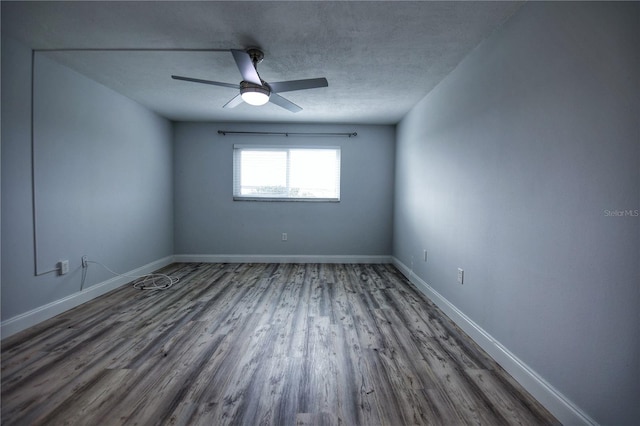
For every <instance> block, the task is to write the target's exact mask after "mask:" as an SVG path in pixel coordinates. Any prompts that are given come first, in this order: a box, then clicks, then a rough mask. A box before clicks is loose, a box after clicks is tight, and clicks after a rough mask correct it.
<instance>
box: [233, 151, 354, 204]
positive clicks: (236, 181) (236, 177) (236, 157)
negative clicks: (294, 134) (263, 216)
mask: <svg viewBox="0 0 640 426" xmlns="http://www.w3.org/2000/svg"><path fill="white" fill-rule="evenodd" d="M242 150H247V151H273V152H282V151H284V152H286V153H287V167H286V170H287V176H286V188H285V191H286V192H288V193H289V192H290V191H291V189H292V188H290V186H289V178H290V174H289V171H290V164H289V161H290V152H291V151H294V150H329V151H334V152H335V153H336V157H337V158H336V163H337V171H336V175H335V178H336V179H337V182H336V194H335V195H336V196H335V197H327V198H320V197H291V196H284V197H282V196H272V195H258V196H256V195H242V194H241V187H242V183H241V182H240V180H241V170H242V164H241V160H240V155H241V152H242ZM341 155H342V152H341V147H340V146H290V145H237V144H236V145H234V146H233V199H234V201H301V202H333V203H337V202H340V185H341V183H340V172H341V170H340V169H341V166H342V164H341Z"/></svg>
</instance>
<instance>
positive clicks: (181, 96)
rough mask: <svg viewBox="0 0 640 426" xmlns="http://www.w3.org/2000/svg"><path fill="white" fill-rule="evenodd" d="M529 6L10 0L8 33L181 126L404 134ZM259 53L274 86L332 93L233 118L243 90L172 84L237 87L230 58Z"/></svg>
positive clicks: (298, 97) (5, 9) (246, 109)
mask: <svg viewBox="0 0 640 426" xmlns="http://www.w3.org/2000/svg"><path fill="white" fill-rule="evenodd" d="M520 5H521V3H514V2H499V1H498V2H482V1H472V2H423V1H418V2H394V1H375V2H355V1H341V2H328V1H300V2H270V1H268V2H190V1H180V2H164V1H163V2H154V1H143V2H101V1H89V2H54V1H47V2H7V1H3V2H2V32H3V34H6V35H9V36H11V37H13V38H15V39H17V40H19V41H21V42H22V43H24V44H26V45H28V46H30V47H31V48H33V49H36V50H52V49H53V50H55V51H49V52H47V53H46V54H47V55H49V56H50V57H52V58H54V59H55V60H57V61H58V62H61V63H63V64H65V65H67V66H69V67H70V68H72V69H74V70H76V71H78V72H80V73H81V74H84V75H86V76H87V77H89V78H91V79H93V80H95V81H98V82H100V83H102V84H104V85H105V86H107V87H110V88H112V89H113V90H115V91H117V92H119V93H122V94H123V95H125V96H128V97H129V98H131V99H134V100H135V101H137V102H139V103H140V104H142V105H145V106H146V107H148V108H149V109H151V110H153V111H156V112H157V113H158V114H160V115H162V116H165V117H167V118H169V119H172V120H186V121H202V120H206V121H254V122H269V121H273V122H307V123H322V122H332V123H375V124H394V123H397V122H398V121H399V120H400V119H401V118H402V117H403V116H404V115H405V114H406V113H407V111H408V110H409V109H410V108H411V107H412V106H413V105H415V104H416V103H417V102H418V101H419V100H420V99H422V98H423V97H424V96H425V95H426V94H427V93H428V92H429V91H430V90H431V89H433V88H434V87H435V86H436V85H437V84H438V83H439V82H440V81H441V80H442V79H443V78H444V77H445V76H446V75H447V74H448V73H449V72H451V71H452V70H453V69H454V68H455V67H456V65H457V64H458V63H460V61H461V60H462V59H463V58H464V57H465V56H466V55H467V54H468V53H469V52H470V51H471V50H473V49H474V48H475V47H476V46H477V45H478V44H480V43H481V42H482V40H483V39H484V38H486V37H487V36H488V35H489V34H490V33H491V32H493V31H494V30H495V29H496V28H497V27H499V26H500V24H502V23H503V22H504V21H505V20H506V19H507V18H508V17H509V16H511V15H512V14H513V13H514V12H515V11H516V10H517V9H518V7H519V6H520ZM252 46H257V47H260V48H261V49H262V50H263V51H264V53H265V59H264V61H263V62H262V63H261V64H260V65H259V67H258V70H259V71H260V75H261V77H262V78H263V79H265V80H266V81H267V82H268V81H282V80H296V79H304V78H315V77H326V78H327V79H328V81H329V87H327V88H320V89H312V90H305V91H296V92H288V93H283V96H285V97H286V98H288V99H290V100H291V101H293V102H295V103H297V104H298V105H300V106H301V107H303V108H304V110H303V111H301V112H299V113H295V114H294V113H291V112H289V111H286V110H284V109H282V108H279V107H277V106H275V105H273V104H267V105H265V106H263V107H252V106H249V105H246V104H242V105H240V106H238V107H236V108H234V109H223V108H222V105H224V104H225V103H226V102H227V101H228V100H229V99H231V98H232V97H233V96H235V95H236V94H237V92H236V91H235V90H234V89H229V88H225V87H216V86H208V85H199V84H195V83H187V82H183V81H176V80H172V79H171V78H170V76H171V74H178V75H184V76H189V77H194V78H200V79H207V80H217V81H223V82H228V83H234V84H237V83H239V81H240V80H241V77H240V74H239V72H238V70H237V68H236V65H235V62H234V60H233V56H232V55H231V53H230V52H228V51H227V50H228V49H244V48H247V47H252ZM61 49H66V51H60V50H61ZM78 49H80V50H78ZM83 49H86V50H83ZM100 49H102V50H100ZM105 49H106V50H105ZM137 49H142V50H144V49H166V51H139V50H137ZM190 49H204V50H210V51H205V52H201V51H191V50H190Z"/></svg>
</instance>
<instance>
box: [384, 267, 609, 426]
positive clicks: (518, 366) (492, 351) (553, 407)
mask: <svg viewBox="0 0 640 426" xmlns="http://www.w3.org/2000/svg"><path fill="white" fill-rule="evenodd" d="M392 261H393V264H394V266H396V267H397V268H398V269H399V270H400V272H402V274H403V275H404V276H405V277H407V279H408V280H409V281H411V283H413V284H414V285H415V286H416V287H417V288H418V289H419V290H420V291H421V292H422V293H424V295H425V296H427V297H428V298H429V300H431V301H432V302H433V303H435V304H436V305H437V306H438V308H440V309H441V310H442V311H443V312H444V313H445V314H446V315H447V316H448V317H449V318H451V320H453V321H454V322H455V323H456V325H458V326H459V327H460V328H461V329H462V330H464V332H465V333H467V334H468V335H469V336H470V337H471V338H472V339H473V340H474V341H475V342H476V343H477V344H478V345H480V347H482V349H484V350H485V351H486V352H487V353H488V354H489V355H490V356H491V357H492V358H493V359H494V360H495V361H496V362H497V363H498V364H500V366H501V367H502V368H504V369H505V370H506V371H507V372H508V373H509V374H510V375H511V376H512V377H513V378H514V379H516V380H517V381H518V383H520V384H521V385H522V386H523V387H524V388H525V389H526V390H527V392H529V393H530V394H531V395H533V397H534V398H536V399H537V400H538V401H539V402H540V403H541V404H542V405H543V406H544V407H545V408H546V409H547V410H549V411H550V412H551V414H553V415H554V416H555V417H556V418H557V419H558V420H559V421H560V422H561V423H562V424H565V425H597V424H598V423H596V421H595V420H593V419H592V418H591V417H589V416H588V415H587V414H586V413H585V412H584V411H582V409H580V407H578V406H577V405H575V404H574V403H573V402H571V401H570V400H569V399H568V398H567V397H565V396H564V395H563V394H562V393H560V392H559V391H558V390H557V389H555V388H554V387H553V386H552V385H551V384H549V383H548V382H547V381H546V380H545V379H544V378H542V376H540V375H539V374H538V373H536V372H535V371H533V370H532V369H531V368H530V367H529V366H528V365H527V364H525V363H524V362H523V361H522V360H520V359H519V358H518V357H517V356H515V355H514V354H513V353H511V352H510V351H509V350H508V349H507V348H506V347H505V346H503V345H502V344H501V343H500V342H498V341H497V340H496V339H494V338H493V337H492V336H491V335H490V334H489V333H487V332H486V331H485V330H484V329H482V327H480V326H479V325H478V324H476V323H475V322H474V321H473V320H472V319H471V318H469V317H468V316H466V315H465V314H464V313H463V312H462V311H460V310H459V309H458V308H457V307H456V306H455V305H453V304H452V303H451V302H449V301H448V300H447V299H445V298H444V297H443V296H442V295H441V294H440V293H438V292H437V291H436V290H434V289H433V288H432V287H431V286H430V285H429V284H427V283H426V282H425V281H423V280H422V279H421V278H420V277H418V276H417V275H416V274H414V273H413V271H412V270H411V269H410V268H408V267H407V266H406V265H405V264H404V263H402V262H401V261H400V260H398V259H397V258H395V257H393V258H392Z"/></svg>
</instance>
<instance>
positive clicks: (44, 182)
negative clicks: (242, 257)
mask: <svg viewBox="0 0 640 426" xmlns="http://www.w3.org/2000/svg"><path fill="white" fill-rule="evenodd" d="M30 76H31V50H30V49H28V48H27V47H25V46H22V45H20V44H19V43H17V42H15V41H13V40H11V39H9V38H7V37H3V38H2V319H3V320H5V319H8V318H12V317H14V316H16V315H18V314H21V313H24V312H27V311H29V310H32V309H34V308H37V307H41V306H43V305H46V304H48V303H50V302H54V301H57V300H60V299H62V298H64V297H66V296H68V295H71V294H73V293H75V292H78V291H79V290H80V285H81V275H82V274H81V265H80V258H81V256H82V255H85V254H86V255H88V256H89V258H90V259H93V260H97V261H100V262H102V263H104V264H106V265H108V266H109V267H110V268H112V269H114V270H116V271H122V272H125V271H130V270H132V269H135V268H138V267H140V266H143V265H145V264H147V263H149V262H152V261H155V260H158V259H161V258H163V257H166V256H169V255H171V254H172V253H173V209H172V202H173V187H172V185H173V181H172V144H171V136H172V132H171V123H170V122H169V121H167V120H165V119H163V118H160V117H159V116H157V115H155V114H153V113H151V112H149V111H148V110H146V109H145V108H143V107H141V106H140V105H138V104H136V103H134V102H133V101H131V100H129V99H127V98H125V97H123V96H121V95H119V94H116V93H115V92H113V91H111V90H110V89H107V88H105V87H104V86H101V85H99V84H97V83H95V82H94V81H92V80H89V79H87V78H85V77H83V76H82V75H80V74H78V73H76V72H74V71H72V70H70V69H68V68H66V67H64V66H61V65H59V64H57V63H55V62H53V61H51V60H49V59H48V58H46V57H45V56H44V55H43V54H36V66H35V104H34V105H35V108H34V114H35V120H34V134H35V146H36V149H35V157H36V169H35V175H36V187H37V191H36V192H37V194H36V206H37V217H38V232H37V240H38V249H39V250H38V252H39V260H40V262H39V263H40V270H48V269H51V268H55V266H56V263H57V262H58V261H59V260H62V259H68V260H69V265H70V272H69V274H68V275H64V276H58V275H57V274H55V273H53V274H47V275H42V276H39V277H36V276H34V256H33V245H34V243H33V236H34V231H33V221H32V217H33V215H32V200H31V182H32V179H31V142H30V125H31V123H30V120H31V119H30V107H31V83H30ZM111 277H112V275H110V274H109V273H107V272H106V271H104V270H102V269H101V268H100V267H99V266H96V265H92V266H91V267H90V268H89V272H88V274H87V278H86V281H85V288H86V287H89V286H91V285H93V284H96V283H98V282H102V281H104V280H106V279H109V278H111Z"/></svg>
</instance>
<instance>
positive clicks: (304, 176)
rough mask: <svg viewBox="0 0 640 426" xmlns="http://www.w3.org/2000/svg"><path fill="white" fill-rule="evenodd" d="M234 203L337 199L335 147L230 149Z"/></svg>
mask: <svg viewBox="0 0 640 426" xmlns="http://www.w3.org/2000/svg"><path fill="white" fill-rule="evenodd" d="M233 157H234V162H233V169H234V170H233V197H234V199H236V200H275V201H278V200H281V201H285V200H298V201H339V200H340V148H339V147H313V148H309V147H295V148H294V147H277V146H275V147H265V146H259V145H258V146H247V145H236V146H234V154H233Z"/></svg>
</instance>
